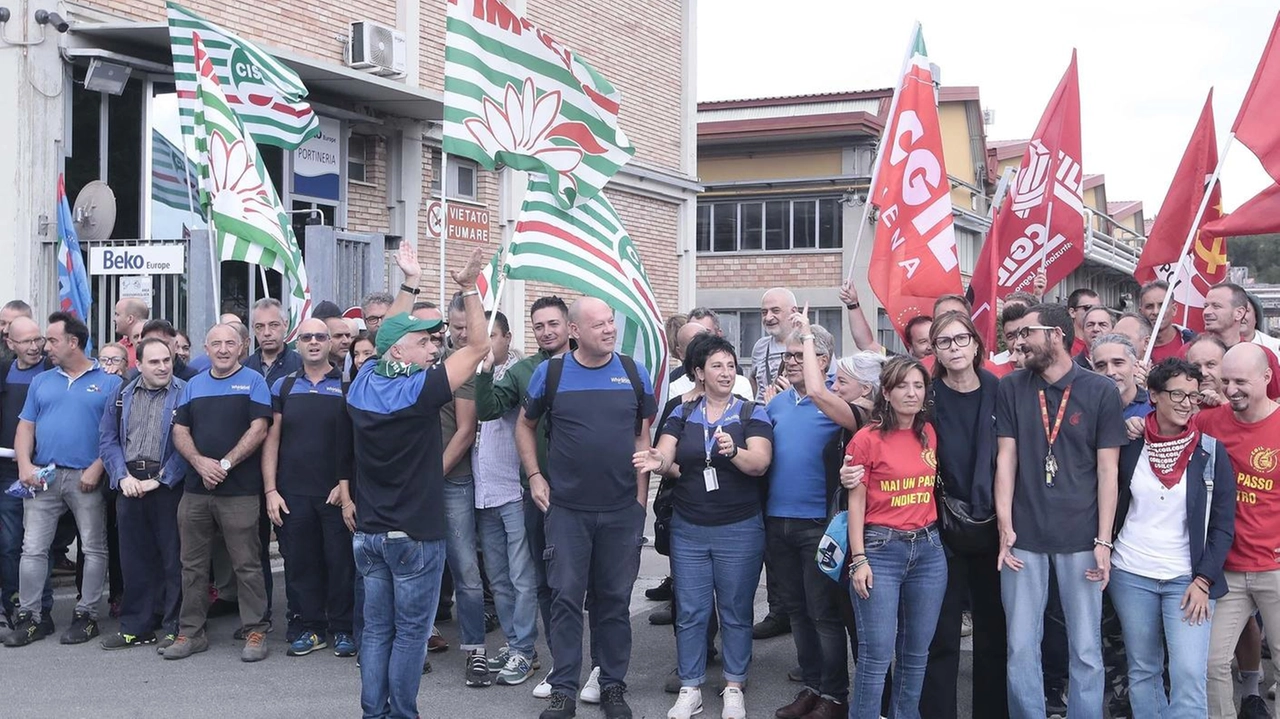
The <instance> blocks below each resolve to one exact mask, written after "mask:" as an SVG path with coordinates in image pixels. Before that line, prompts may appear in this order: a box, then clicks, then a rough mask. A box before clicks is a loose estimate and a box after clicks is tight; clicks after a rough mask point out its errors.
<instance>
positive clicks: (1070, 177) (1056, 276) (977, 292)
mask: <svg viewBox="0 0 1280 719" xmlns="http://www.w3.org/2000/svg"><path fill="white" fill-rule="evenodd" d="M1083 186H1084V174H1083V172H1082V171H1081V168H1080V78H1079V75H1078V74H1077V72H1076V54H1075V51H1072V53H1071V64H1070V65H1068V66H1067V71H1066V73H1065V74H1064V75H1063V76H1062V80H1061V81H1060V82H1059V83H1058V88H1057V90H1055V91H1054V93H1053V97H1052V98H1050V99H1049V106H1048V107H1046V108H1045V111H1044V115H1043V116H1042V117H1041V118H1040V124H1039V126H1037V127H1036V132H1035V134H1034V135H1033V136H1032V137H1031V140H1030V141H1029V142H1028V143H1027V151H1026V153H1025V154H1023V156H1022V164H1021V166H1020V167H1019V168H1018V176H1017V178H1016V179H1015V180H1014V182H1013V184H1012V186H1011V187H1010V189H1009V195H1008V198H1007V200H1006V201H1005V203H1004V206H1003V207H1002V208H1000V211H999V212H998V213H997V215H996V218H995V221H994V222H992V225H991V231H990V232H988V233H987V241H986V243H984V245H983V247H982V252H981V253H980V254H979V256H978V264H977V266H976V267H975V268H974V271H973V282H972V285H971V290H972V292H973V305H974V307H985V308H994V307H995V306H996V300H997V299H1000V298H1004V297H1007V296H1008V295H1009V294H1010V293H1011V292H1017V291H1019V290H1025V291H1030V290H1031V286H1032V283H1033V282H1034V281H1035V278H1036V273H1037V272H1038V271H1039V270H1040V266H1041V264H1042V263H1043V264H1044V267H1045V277H1046V278H1047V285H1046V287H1053V286H1055V285H1057V284H1058V283H1059V282H1061V281H1062V280H1063V279H1065V278H1066V277H1067V275H1069V274H1071V273H1072V272H1073V271H1074V270H1075V269H1076V268H1077V267H1079V266H1080V265H1081V264H1082V263H1083V262H1084V200H1083V198H1082V193H1083V189H1084V187H1083ZM1046 253H1047V257H1046ZM975 322H976V323H977V324H978V331H979V332H980V333H981V334H982V337H983V339H984V340H986V341H987V342H988V346H991V347H994V346H995V344H994V342H995V335H996V318H995V315H994V312H993V311H984V312H983V313H981V314H977V315H976V316H975Z"/></svg>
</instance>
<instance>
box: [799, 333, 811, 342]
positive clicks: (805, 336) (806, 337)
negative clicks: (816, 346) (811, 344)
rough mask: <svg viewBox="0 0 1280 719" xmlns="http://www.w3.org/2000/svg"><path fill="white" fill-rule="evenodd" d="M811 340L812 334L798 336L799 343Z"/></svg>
mask: <svg viewBox="0 0 1280 719" xmlns="http://www.w3.org/2000/svg"><path fill="white" fill-rule="evenodd" d="M811 339H813V335H812V334H807V335H800V341H801V342H804V341H805V340H811Z"/></svg>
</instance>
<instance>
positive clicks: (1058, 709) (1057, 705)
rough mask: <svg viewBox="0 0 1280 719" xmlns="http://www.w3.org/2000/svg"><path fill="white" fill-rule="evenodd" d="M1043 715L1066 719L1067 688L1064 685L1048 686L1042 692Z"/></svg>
mask: <svg viewBox="0 0 1280 719" xmlns="http://www.w3.org/2000/svg"><path fill="white" fill-rule="evenodd" d="M1044 709H1045V716H1047V717H1055V716H1056V717H1059V718H1060V719H1066V716H1067V690H1066V688H1065V687H1049V688H1048V689H1047V690H1046V691H1045V693H1044Z"/></svg>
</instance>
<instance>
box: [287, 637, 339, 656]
mask: <svg viewBox="0 0 1280 719" xmlns="http://www.w3.org/2000/svg"><path fill="white" fill-rule="evenodd" d="M327 646H329V643H328V642H326V641H325V640H324V637H322V636H320V635H319V634H316V633H315V632H303V633H302V634H300V635H298V638H297V639H295V640H293V643H292V644H290V645H289V649H288V650H287V651H285V654H288V655H289V656H291V657H305V656H307V655H308V654H310V653H311V652H314V651H315V650H317V649H324V648H325V647H327Z"/></svg>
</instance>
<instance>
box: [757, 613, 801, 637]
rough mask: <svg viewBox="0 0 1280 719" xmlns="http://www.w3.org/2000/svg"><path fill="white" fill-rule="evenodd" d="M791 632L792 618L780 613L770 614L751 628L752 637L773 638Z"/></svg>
mask: <svg viewBox="0 0 1280 719" xmlns="http://www.w3.org/2000/svg"><path fill="white" fill-rule="evenodd" d="M790 633H791V620H790V619H789V618H787V617H784V616H782V615H780V614H769V615H766V616H765V618H764V619H761V620H760V621H759V622H756V625H755V626H754V627H752V628H751V638H752V639H772V638H774V637H780V636H782V635H783V634H790Z"/></svg>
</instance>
